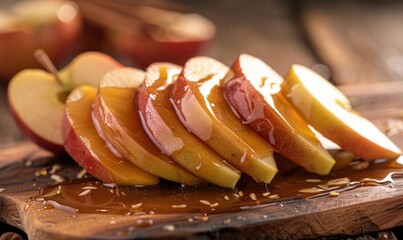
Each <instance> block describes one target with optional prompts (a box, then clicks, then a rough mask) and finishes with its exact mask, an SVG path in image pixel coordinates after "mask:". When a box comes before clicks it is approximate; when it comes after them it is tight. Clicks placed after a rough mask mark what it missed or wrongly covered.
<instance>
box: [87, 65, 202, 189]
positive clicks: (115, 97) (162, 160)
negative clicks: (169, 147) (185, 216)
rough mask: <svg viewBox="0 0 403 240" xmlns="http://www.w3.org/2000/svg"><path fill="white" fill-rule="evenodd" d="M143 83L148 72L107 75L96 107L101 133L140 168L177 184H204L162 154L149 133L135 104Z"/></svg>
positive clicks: (123, 71) (118, 71)
mask: <svg viewBox="0 0 403 240" xmlns="http://www.w3.org/2000/svg"><path fill="white" fill-rule="evenodd" d="M143 80H144V72H143V71H141V70H138V69H135V68H119V69H115V70H112V71H110V72H108V73H106V74H105V76H104V77H103V78H102V80H101V83H100V85H99V91H98V96H97V98H96V100H95V102H94V107H93V119H94V122H96V123H97V124H95V125H96V126H98V129H97V130H98V132H99V133H100V135H104V136H105V137H106V140H107V141H109V142H110V143H111V144H112V145H113V147H114V148H115V149H116V150H117V151H118V152H120V153H121V154H122V155H123V157H124V158H126V159H128V160H130V161H131V162H133V163H134V164H135V165H137V166H138V167H140V168H142V169H144V170H146V171H148V172H150V173H152V174H155V175H156V176H159V177H161V178H165V179H168V180H171V181H174V182H178V183H183V184H186V185H195V184H200V183H201V182H203V181H202V180H201V179H199V178H197V177H195V176H193V175H192V174H190V173H189V172H188V171H186V170H185V169H184V168H182V167H181V166H179V165H178V164H176V163H175V162H174V161H173V160H172V159H171V158H169V157H167V156H165V155H164V154H162V153H161V151H160V150H159V149H158V148H157V147H156V146H155V145H154V144H153V143H152V142H151V140H150V139H149V138H148V136H147V134H146V133H145V131H144V129H143V126H142V125H141V122H140V117H139V113H138V107H137V104H135V95H136V90H137V87H138V86H140V84H141V83H142V82H143Z"/></svg>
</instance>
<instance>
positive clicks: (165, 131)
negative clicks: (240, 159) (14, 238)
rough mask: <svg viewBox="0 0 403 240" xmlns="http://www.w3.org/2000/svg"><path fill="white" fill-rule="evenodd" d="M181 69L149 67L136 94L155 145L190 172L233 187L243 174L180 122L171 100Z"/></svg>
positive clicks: (165, 64) (143, 121)
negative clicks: (173, 85)
mask: <svg viewBox="0 0 403 240" xmlns="http://www.w3.org/2000/svg"><path fill="white" fill-rule="evenodd" d="M181 71H182V68H181V67H179V66H176V65H173V64H168V63H155V64H152V65H150V66H149V67H148V69H147V73H146V77H145V81H144V83H143V85H142V86H141V87H140V89H139V92H138V94H137V101H138V106H139V112H140V117H141V122H142V124H143V127H144V129H145V130H146V132H147V134H148V136H149V137H150V138H151V140H152V141H153V142H154V144H155V145H156V146H157V147H158V148H159V149H160V150H161V151H162V152H163V153H165V154H166V155H168V156H171V157H172V158H173V159H174V160H175V162H177V163H178V164H180V165H181V166H183V167H184V168H186V169H187V170H188V171H189V172H191V173H193V174H194V175H196V176H198V177H200V178H201V179H204V180H206V181H208V182H210V183H214V184H216V185H219V186H222V187H227V188H234V187H235V185H236V183H237V182H238V180H239V178H240V173H239V172H238V171H236V170H235V169H234V168H233V167H232V166H230V165H228V164H227V163H226V162H225V161H224V160H223V159H222V158H221V157H220V156H219V155H218V154H217V153H215V152H214V151H213V150H212V149H211V148H209V147H208V146H206V145H205V144H204V143H203V142H202V141H201V140H199V139H198V138H197V137H196V136H194V135H193V134H192V133H190V132H188V131H187V129H186V128H185V127H184V126H183V125H182V124H181V122H180V120H179V119H178V117H177V116H176V114H175V110H174V109H173V107H172V105H171V103H170V101H169V91H170V90H171V84H172V83H173V82H174V81H175V80H176V78H177V77H178V75H179V74H180V72H181Z"/></svg>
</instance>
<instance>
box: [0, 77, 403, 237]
mask: <svg viewBox="0 0 403 240" xmlns="http://www.w3.org/2000/svg"><path fill="white" fill-rule="evenodd" d="M399 86H400V85H399ZM379 89H382V90H379ZM385 89H386V90H385ZM396 89H397V87H396V85H395V84H394V85H393V86H390V87H388V86H386V87H385V86H383V88H376V89H374V88H372V87H368V86H366V85H364V86H362V87H361V88H360V89H358V90H357V89H350V88H344V89H343V90H344V91H345V92H346V93H347V94H349V96H350V98H351V99H353V103H354V105H355V107H356V109H358V110H359V111H361V112H362V113H363V114H364V115H365V116H367V117H369V118H370V119H371V120H372V121H373V122H374V123H375V124H376V125H378V126H379V127H380V128H382V129H386V126H387V125H388V122H390V120H391V119H393V120H394V121H397V122H399V121H403V94H402V92H401V91H397V90H396ZM400 89H403V87H402V88H400ZM392 90H393V91H392ZM395 123H396V122H395ZM397 125H398V124H397ZM392 140H393V141H395V142H396V143H397V144H398V145H399V147H400V148H403V134H402V133H401V132H400V133H397V134H396V135H394V137H393V138H392ZM54 164H59V165H61V167H62V168H61V170H60V171H58V172H57V173H58V175H60V176H63V177H66V178H69V179H74V178H76V175H77V173H78V172H80V170H81V168H80V167H78V166H77V165H76V164H75V163H74V162H73V161H72V160H70V159H69V158H67V157H66V158H55V157H53V156H52V155H51V154H50V153H48V152H46V151H44V150H42V149H40V148H38V147H36V146H35V145H34V144H33V143H31V142H22V143H15V144H8V145H3V146H1V147H0V188H3V189H5V190H3V192H1V193H0V219H1V221H4V222H6V223H8V224H10V225H13V226H16V227H18V228H21V229H22V230H24V231H25V232H26V233H27V235H28V237H29V238H30V239H89V238H91V239H94V238H102V239H104V238H109V239H132V238H171V237H172V238H175V237H193V238H196V239H199V238H203V239H205V238H216V237H221V238H236V239H242V238H244V239H245V238H248V239H249V238H254V239H263V238H265V237H270V238H272V239H285V238H293V239H302V238H315V237H319V236H331V235H353V234H354V235H355V234H364V233H368V232H373V231H378V230H382V229H389V228H392V227H395V226H401V225H403V179H396V182H395V183H394V184H393V185H390V184H389V185H381V186H369V187H361V188H357V189H354V190H351V191H346V192H343V193H342V194H341V195H340V196H338V197H329V196H325V197H320V198H313V199H299V200H292V201H284V202H277V203H273V204H270V205H267V206H264V207H262V208H256V209H249V210H244V211H238V212H232V213H223V214H213V215H209V216H208V218H202V217H201V218H197V217H195V214H165V215H164V214H159V215H158V214H157V215H153V216H152V220H153V224H152V225H150V226H148V227H141V226H139V225H138V224H137V221H138V217H136V216H124V215H111V214H73V213H71V212H68V211H61V210H58V209H53V210H46V211H43V210H38V209H41V208H42V207H43V205H42V203H41V202H36V203H34V204H30V205H28V204H27V200H28V198H30V197H31V196H33V195H35V194H37V193H38V190H39V189H40V188H41V187H44V186H47V185H49V184H54V183H55V181H54V180H52V179H51V178H50V176H49V175H46V176H36V175H35V173H36V172H37V171H39V170H41V169H42V168H47V169H51V168H52V166H53V165H54ZM189 218H192V219H193V221H191V222H190V221H189ZM167 226H168V227H167Z"/></svg>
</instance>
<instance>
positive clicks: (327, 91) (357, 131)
mask: <svg viewBox="0 0 403 240" xmlns="http://www.w3.org/2000/svg"><path fill="white" fill-rule="evenodd" d="M282 89H283V90H282V91H283V92H284V95H285V96H286V97H287V99H288V100H289V102H290V103H291V104H292V105H293V106H294V107H295V109H297V111H298V112H299V113H300V114H301V116H302V117H303V118H304V119H305V120H306V121H307V122H308V123H309V124H311V125H312V126H313V127H314V128H315V129H316V130H317V131H318V132H320V133H321V134H323V135H324V136H325V137H327V138H329V139H330V140H332V141H333V142H335V143H336V144H338V145H339V146H340V147H341V148H343V149H346V150H348V151H350V152H351V153H353V154H354V155H356V156H358V157H361V158H363V159H365V160H374V159H379V158H388V159H392V158H396V157H398V156H399V155H401V154H402V152H401V150H400V149H399V148H398V147H397V146H396V145H395V144H394V143H393V142H392V141H391V140H389V138H387V137H386V136H385V135H384V134H383V133H382V132H381V131H380V130H379V129H378V128H377V127H376V126H375V125H374V124H372V123H371V122H370V121H368V120H367V119H365V118H363V117H362V116H360V115H359V113H357V112H355V111H354V110H353V109H352V108H351V105H350V102H349V100H348V99H347V98H346V97H345V96H344V94H343V93H342V92H340V91H339V90H338V89H337V88H336V87H334V86H333V85H332V84H330V83H329V82H328V81H327V80H326V79H323V78H322V77H321V76H319V75H318V74H316V73H315V72H313V71H312V70H310V69H308V68H306V67H304V66H301V65H293V66H292V67H291V69H290V71H289V72H288V74H287V76H286V78H285V81H284V83H283V85H282Z"/></svg>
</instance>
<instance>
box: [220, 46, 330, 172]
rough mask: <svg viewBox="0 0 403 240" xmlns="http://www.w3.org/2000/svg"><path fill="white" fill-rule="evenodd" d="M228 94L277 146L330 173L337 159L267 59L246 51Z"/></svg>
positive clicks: (228, 84)
mask: <svg viewBox="0 0 403 240" xmlns="http://www.w3.org/2000/svg"><path fill="white" fill-rule="evenodd" d="M232 70H233V76H228V79H229V80H227V81H226V83H225V85H224V96H225V98H226V100H227V102H228V103H229V104H230V105H231V108H232V110H233V111H234V113H235V114H236V115H237V116H238V117H239V118H240V119H241V120H242V122H243V123H244V124H246V125H248V126H250V127H251V128H252V129H253V130H255V131H256V132H257V133H259V134H260V136H262V137H263V138H264V139H265V140H266V141H267V142H268V143H269V144H270V145H271V146H272V147H273V150H274V151H276V152H278V153H280V154H282V155H283V156H285V157H287V158H288V159H290V160H291V161H293V162H295V163H296V164H298V165H300V166H302V167H304V168H305V169H306V170H307V171H310V172H314V173H317V174H320V175H326V174H328V173H329V172H330V170H331V169H332V166H333V165H334V163H335V161H334V159H333V158H332V157H331V156H330V154H329V153H328V152H327V151H326V150H325V149H324V148H323V147H322V146H321V144H320V142H319V141H318V140H317V138H316V137H315V135H314V134H313V132H312V131H311V130H310V129H309V128H308V125H307V123H306V122H305V121H304V120H303V119H302V117H301V116H299V114H298V113H297V112H296V111H295V110H294V108H293V107H292V106H291V104H289V103H288V102H287V100H286V99H285V98H284V97H283V96H282V94H281V92H280V86H281V83H282V81H283V79H282V78H281V77H280V76H279V75H278V74H277V73H276V72H275V71H274V70H273V69H271V68H270V67H269V66H267V65H266V64H265V63H264V62H263V61H261V60H260V59H257V58H255V57H252V56H250V55H247V54H242V55H241V56H240V57H239V58H238V59H237V60H236V61H235V63H234V64H233V65H232Z"/></svg>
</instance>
